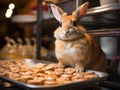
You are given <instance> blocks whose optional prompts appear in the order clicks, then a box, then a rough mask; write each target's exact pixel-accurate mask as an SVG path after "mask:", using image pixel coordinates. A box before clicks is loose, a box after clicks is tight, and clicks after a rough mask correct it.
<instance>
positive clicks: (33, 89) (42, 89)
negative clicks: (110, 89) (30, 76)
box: [0, 59, 108, 90]
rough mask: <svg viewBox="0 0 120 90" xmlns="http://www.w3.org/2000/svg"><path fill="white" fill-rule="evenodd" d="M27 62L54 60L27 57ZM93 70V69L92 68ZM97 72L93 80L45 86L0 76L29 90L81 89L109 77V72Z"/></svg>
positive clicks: (46, 62)
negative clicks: (96, 76) (97, 76)
mask: <svg viewBox="0 0 120 90" xmlns="http://www.w3.org/2000/svg"><path fill="white" fill-rule="evenodd" d="M25 62H26V63H27V64H29V65H34V64H37V63H40V62H41V63H45V64H50V63H53V62H50V61H46V60H32V59H25ZM90 71H93V70H90ZM93 72H95V73H96V74H98V75H99V78H96V79H91V80H86V81H77V82H71V83H67V84H62V85H51V86H43V85H31V84H26V83H23V82H20V81H15V80H12V79H10V78H7V77H5V76H0V79H1V80H2V81H6V82H9V83H10V84H12V85H16V86H18V87H22V88H24V89H27V90H62V89H64V90H73V89H74V90H76V89H77V90H80V89H81V88H84V87H89V86H95V85H97V84H99V83H100V82H102V81H105V80H106V79H107V78H108V74H107V73H104V72H99V71H93Z"/></svg>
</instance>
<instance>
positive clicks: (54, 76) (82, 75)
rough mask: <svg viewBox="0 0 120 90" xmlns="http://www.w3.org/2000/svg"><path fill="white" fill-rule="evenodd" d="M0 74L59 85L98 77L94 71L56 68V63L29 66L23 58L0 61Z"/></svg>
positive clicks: (36, 83)
mask: <svg viewBox="0 0 120 90" xmlns="http://www.w3.org/2000/svg"><path fill="white" fill-rule="evenodd" d="M0 75H2V76H6V77H8V78H10V79H12V80H17V81H20V82H24V83H27V84H33V85H59V84H66V83H72V82H76V81H85V80H89V79H95V78H99V75H97V74H96V73H95V72H92V71H87V72H79V73H78V72H76V71H75V69H74V68H65V69H59V68H57V64H48V65H47V64H44V63H37V64H35V65H33V66H29V65H28V64H26V63H25V62H24V61H23V60H4V61H0Z"/></svg>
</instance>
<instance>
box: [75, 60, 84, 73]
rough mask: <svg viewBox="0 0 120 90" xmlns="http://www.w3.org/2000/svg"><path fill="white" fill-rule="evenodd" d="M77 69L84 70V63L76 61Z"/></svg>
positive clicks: (77, 70) (78, 70)
mask: <svg viewBox="0 0 120 90" xmlns="http://www.w3.org/2000/svg"><path fill="white" fill-rule="evenodd" d="M75 70H76V72H83V71H84V65H83V64H82V63H80V62H79V63H78V62H76V63H75Z"/></svg>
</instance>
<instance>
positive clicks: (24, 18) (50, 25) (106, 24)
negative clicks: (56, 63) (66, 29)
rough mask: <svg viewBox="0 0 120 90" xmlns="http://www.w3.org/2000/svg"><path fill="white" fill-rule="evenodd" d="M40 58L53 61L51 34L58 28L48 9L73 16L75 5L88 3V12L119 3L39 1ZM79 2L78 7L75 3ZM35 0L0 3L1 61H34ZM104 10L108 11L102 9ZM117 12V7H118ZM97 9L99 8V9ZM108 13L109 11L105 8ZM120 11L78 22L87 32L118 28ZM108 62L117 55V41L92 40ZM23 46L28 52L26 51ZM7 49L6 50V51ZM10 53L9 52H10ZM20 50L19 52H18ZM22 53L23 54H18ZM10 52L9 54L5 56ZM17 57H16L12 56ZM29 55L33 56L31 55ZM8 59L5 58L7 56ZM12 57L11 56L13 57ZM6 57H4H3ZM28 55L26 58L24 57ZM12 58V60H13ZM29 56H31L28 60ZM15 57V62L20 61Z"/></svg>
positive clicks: (112, 1) (102, 1)
mask: <svg viewBox="0 0 120 90" xmlns="http://www.w3.org/2000/svg"><path fill="white" fill-rule="evenodd" d="M42 1H43V2H42V13H43V15H42V16H41V18H42V19H43V20H42V32H40V33H42V34H41V35H42V36H41V38H42V45H41V47H42V54H43V55H42V57H43V58H45V59H50V58H52V59H56V58H55V55H54V40H55V39H54V37H53V32H54V30H55V29H56V28H57V27H58V25H59V24H58V22H57V21H56V20H55V19H54V17H53V15H52V13H51V10H50V7H49V5H50V4H51V3H54V4H57V5H58V6H60V7H61V8H62V9H63V10H64V11H66V12H67V13H72V12H73V11H74V10H75V9H76V6H77V4H78V6H79V5H81V4H82V3H84V2H86V1H89V2H90V5H89V8H94V7H99V6H102V5H108V4H114V3H119V0H108V2H107V1H104V0H42ZM77 1H78V3H77ZM37 6H38V2H37V0H29V1H28V0H0V11H1V12H0V50H1V51H0V52H1V55H0V56H1V57H0V58H1V59H7V58H9V59H10V58H17V56H19V55H18V54H19V53H20V52H21V53H22V55H21V56H19V57H23V58H35V57H36V53H35V52H36V48H35V47H36V34H37V33H36V32H37V31H36V24H37ZM104 8H105V9H106V8H107V7H104ZM118 8H119V7H118ZM98 9H100V8H98ZM107 9H109V8H107ZM119 16H120V11H119V10H118V11H114V12H110V13H104V14H96V15H88V16H85V17H84V18H82V19H81V22H80V23H81V24H82V25H83V26H84V27H85V28H86V29H87V30H88V31H89V30H99V29H112V30H114V28H120V19H119V18H120V17H119ZM95 38H96V40H97V41H98V43H99V44H100V45H101V47H102V49H103V50H104V51H105V53H106V55H107V58H108V59H111V58H113V57H115V56H118V55H119V54H120V48H119V47H118V46H119V44H120V43H119V41H120V39H119V38H118V37H111V36H110V37H106V36H103V35H102V37H101V36H100V37H95ZM26 46H27V47H28V48H31V49H29V50H31V51H29V50H28V49H27V50H25V48H26ZM6 47H7V48H8V49H7V50H6ZM11 47H12V49H9V48H11ZM15 48H17V49H15ZM19 49H20V50H19ZM21 49H23V50H21ZM8 50H9V52H8ZM17 50H19V53H17V54H15V52H18V51H17ZM31 52H32V54H31ZM7 53H9V54H10V56H8V55H9V54H7ZM13 53H14V54H13ZM4 54H5V55H6V54H7V56H5V55H4ZM27 54H29V55H27ZM12 55H13V56H12ZM31 55H32V56H31ZM19 57H18V58H19Z"/></svg>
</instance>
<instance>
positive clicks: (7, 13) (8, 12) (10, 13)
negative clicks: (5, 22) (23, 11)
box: [5, 9, 13, 18]
mask: <svg viewBox="0 0 120 90" xmlns="http://www.w3.org/2000/svg"><path fill="white" fill-rule="evenodd" d="M12 13H13V10H11V9H7V11H6V13H5V17H6V18H10V17H11V15H12Z"/></svg>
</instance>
